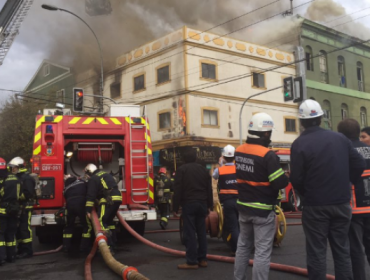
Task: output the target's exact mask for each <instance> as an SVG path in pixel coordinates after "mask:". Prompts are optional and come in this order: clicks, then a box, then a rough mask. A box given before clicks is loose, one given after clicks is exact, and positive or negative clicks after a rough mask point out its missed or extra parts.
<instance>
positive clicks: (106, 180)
mask: <svg viewBox="0 0 370 280" xmlns="http://www.w3.org/2000/svg"><path fill="white" fill-rule="evenodd" d="M85 174H86V176H87V177H88V179H89V181H88V183H87V194H86V212H87V216H88V217H89V218H90V219H91V211H92V208H93V207H94V202H95V200H96V199H97V200H98V211H97V212H98V217H99V221H100V225H101V228H102V230H104V231H106V232H107V233H108V234H107V237H108V245H109V246H114V243H113V242H114V241H115V239H116V238H115V226H114V222H113V219H114V217H115V216H116V213H117V211H118V209H119V207H120V205H121V204H122V194H121V192H120V191H119V190H118V186H117V183H116V180H114V178H113V176H112V175H110V174H108V173H107V172H105V171H103V170H99V169H98V168H97V167H96V165H94V164H92V163H89V164H88V165H87V166H86V168H85Z"/></svg>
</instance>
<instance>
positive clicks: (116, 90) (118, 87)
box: [110, 82, 121, 98]
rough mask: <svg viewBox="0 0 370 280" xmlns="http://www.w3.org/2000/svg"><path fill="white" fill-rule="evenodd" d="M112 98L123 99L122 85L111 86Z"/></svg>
mask: <svg viewBox="0 0 370 280" xmlns="http://www.w3.org/2000/svg"><path fill="white" fill-rule="evenodd" d="M110 97H111V98H118V97H121V83H119V82H115V83H113V84H111V85H110Z"/></svg>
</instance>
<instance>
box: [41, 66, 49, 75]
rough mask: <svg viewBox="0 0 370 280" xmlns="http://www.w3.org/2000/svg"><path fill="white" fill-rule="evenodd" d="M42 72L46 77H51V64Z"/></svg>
mask: <svg viewBox="0 0 370 280" xmlns="http://www.w3.org/2000/svg"><path fill="white" fill-rule="evenodd" d="M42 71H43V73H44V77H47V76H49V75H50V64H49V63H46V64H45V65H44V67H43V68H42Z"/></svg>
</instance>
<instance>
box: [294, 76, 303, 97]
mask: <svg viewBox="0 0 370 280" xmlns="http://www.w3.org/2000/svg"><path fill="white" fill-rule="evenodd" d="M301 101H303V78H302V77H301V76H300V77H297V78H294V99H293V102H294V103H298V102H301Z"/></svg>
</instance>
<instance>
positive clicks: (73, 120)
mask: <svg viewBox="0 0 370 280" xmlns="http://www.w3.org/2000/svg"><path fill="white" fill-rule="evenodd" d="M80 119H81V118H80V117H74V118H73V119H72V120H70V121H69V124H76V123H77V122H78V121H79V120H80Z"/></svg>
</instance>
